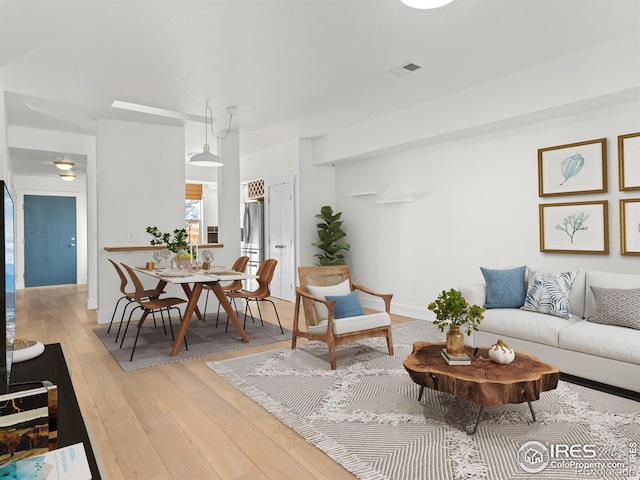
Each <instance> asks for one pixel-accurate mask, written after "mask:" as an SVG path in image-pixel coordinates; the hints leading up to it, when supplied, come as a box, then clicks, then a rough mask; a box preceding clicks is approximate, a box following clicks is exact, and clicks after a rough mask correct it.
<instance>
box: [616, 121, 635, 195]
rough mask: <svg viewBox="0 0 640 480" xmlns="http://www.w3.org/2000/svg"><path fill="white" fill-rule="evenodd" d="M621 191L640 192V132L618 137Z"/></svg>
mask: <svg viewBox="0 0 640 480" xmlns="http://www.w3.org/2000/svg"><path fill="white" fill-rule="evenodd" d="M618 183H619V186H620V190H640V132H638V133H630V134H628V135H620V136H619V137H618Z"/></svg>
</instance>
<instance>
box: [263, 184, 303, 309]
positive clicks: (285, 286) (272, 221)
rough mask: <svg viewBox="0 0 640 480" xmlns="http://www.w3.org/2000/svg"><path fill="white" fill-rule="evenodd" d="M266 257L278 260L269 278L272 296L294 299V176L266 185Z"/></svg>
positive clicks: (291, 300)
mask: <svg viewBox="0 0 640 480" xmlns="http://www.w3.org/2000/svg"><path fill="white" fill-rule="evenodd" d="M266 197H267V214H268V225H269V230H268V232H269V233H268V237H269V239H268V252H269V255H268V258H275V259H276V260H278V266H277V267H276V271H275V273H274V275H273V280H271V285H270V290H271V295H273V296H274V297H276V298H281V299H282V300H288V301H290V302H293V301H295V285H296V281H295V279H296V261H295V259H296V251H295V241H294V232H295V230H294V228H295V224H294V219H295V206H294V203H293V198H294V183H293V177H287V178H284V179H279V180H273V181H271V182H269V183H268V184H267V195H266Z"/></svg>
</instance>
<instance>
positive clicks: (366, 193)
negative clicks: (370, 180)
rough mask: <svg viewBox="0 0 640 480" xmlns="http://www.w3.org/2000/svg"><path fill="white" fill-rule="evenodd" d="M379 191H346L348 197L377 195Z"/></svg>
mask: <svg viewBox="0 0 640 480" xmlns="http://www.w3.org/2000/svg"><path fill="white" fill-rule="evenodd" d="M377 194H378V192H355V193H345V196H346V197H364V196H365V195H377Z"/></svg>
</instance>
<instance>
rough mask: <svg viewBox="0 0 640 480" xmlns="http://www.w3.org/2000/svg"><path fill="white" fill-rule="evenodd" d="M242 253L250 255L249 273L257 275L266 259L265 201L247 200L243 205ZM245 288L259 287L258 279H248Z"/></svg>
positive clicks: (253, 288)
mask: <svg viewBox="0 0 640 480" xmlns="http://www.w3.org/2000/svg"><path fill="white" fill-rule="evenodd" d="M240 239H241V244H240V253H241V255H246V256H248V257H249V263H248V264H247V273H249V274H252V275H255V274H256V272H257V271H258V267H259V266H260V264H261V263H262V262H263V261H264V203H263V202H247V203H245V204H243V205H242V221H241V231H240ZM245 288H246V289H247V290H255V289H256V288H258V282H257V281H256V280H246V281H245Z"/></svg>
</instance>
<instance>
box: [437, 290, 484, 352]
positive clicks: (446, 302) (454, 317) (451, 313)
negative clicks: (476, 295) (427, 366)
mask: <svg viewBox="0 0 640 480" xmlns="http://www.w3.org/2000/svg"><path fill="white" fill-rule="evenodd" d="M427 308H428V309H429V310H431V311H432V312H433V313H435V314H436V319H435V320H434V321H433V324H434V325H436V326H437V327H438V328H439V329H440V331H441V332H443V331H444V329H445V328H446V327H447V326H448V327H449V330H448V331H447V353H449V354H450V355H462V354H463V353H464V335H463V333H462V332H461V331H460V328H461V327H465V329H466V334H467V335H471V332H472V331H478V325H479V324H480V322H481V321H482V320H483V319H484V316H483V315H482V314H483V313H484V311H485V309H484V308H482V307H480V306H478V305H469V304H468V303H467V301H466V300H465V298H464V297H463V296H462V293H460V292H459V291H458V290H456V289H454V288H452V289H451V290H449V291H445V290H443V291H442V292H440V295H438V298H436V299H435V300H434V301H433V302H431V303H430V304H429V305H428V307H427Z"/></svg>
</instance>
